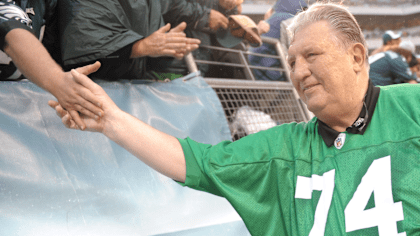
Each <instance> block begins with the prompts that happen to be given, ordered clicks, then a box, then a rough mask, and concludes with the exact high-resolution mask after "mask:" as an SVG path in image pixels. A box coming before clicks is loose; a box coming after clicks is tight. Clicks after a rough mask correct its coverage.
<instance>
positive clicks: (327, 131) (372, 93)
mask: <svg viewBox="0 0 420 236" xmlns="http://www.w3.org/2000/svg"><path fill="white" fill-rule="evenodd" d="M379 92H380V88H379V87H375V86H374V85H373V84H372V82H371V81H370V80H369V86H368V90H367V92H366V95H365V100H364V101H363V108H362V110H361V111H360V114H359V117H358V118H357V119H356V121H355V122H354V123H353V125H351V126H350V127H347V129H346V131H347V132H349V133H352V134H361V135H363V134H364V133H365V130H366V128H367V126H368V125H369V123H370V120H371V119H372V115H373V111H374V110H375V107H376V103H377V102H378V98H379ZM318 134H319V135H321V137H322V139H323V140H324V142H325V144H326V145H327V146H328V147H331V146H332V145H333V144H334V141H335V139H336V138H337V137H338V135H339V134H340V132H338V131H336V130H334V129H332V128H331V127H329V126H328V125H327V124H325V123H324V122H322V121H320V120H319V119H318Z"/></svg>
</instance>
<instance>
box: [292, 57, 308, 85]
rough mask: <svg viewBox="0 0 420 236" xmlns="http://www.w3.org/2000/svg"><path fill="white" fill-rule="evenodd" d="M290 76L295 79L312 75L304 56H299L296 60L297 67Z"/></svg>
mask: <svg viewBox="0 0 420 236" xmlns="http://www.w3.org/2000/svg"><path fill="white" fill-rule="evenodd" d="M290 74H291V75H290V77H291V78H292V79H294V80H297V81H300V80H304V79H305V78H306V77H308V76H310V75H311V71H310V70H309V66H308V63H307V61H306V60H305V59H304V58H298V59H296V61H295V68H294V70H293V71H292V72H291V73H290Z"/></svg>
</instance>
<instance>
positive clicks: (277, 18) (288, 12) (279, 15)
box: [248, 0, 307, 81]
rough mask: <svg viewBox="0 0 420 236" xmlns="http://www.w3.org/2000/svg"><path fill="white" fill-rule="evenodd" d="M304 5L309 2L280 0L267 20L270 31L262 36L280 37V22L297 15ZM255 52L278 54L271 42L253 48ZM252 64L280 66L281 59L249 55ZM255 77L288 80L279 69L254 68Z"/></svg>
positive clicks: (258, 78)
mask: <svg viewBox="0 0 420 236" xmlns="http://www.w3.org/2000/svg"><path fill="white" fill-rule="evenodd" d="M303 7H307V4H306V3H305V1H303V0H278V1H277V2H276V3H275V4H274V6H273V10H274V12H275V13H274V14H273V15H272V16H271V17H270V18H269V19H268V20H267V22H268V24H270V31H268V32H267V33H266V34H263V35H262V36H265V37H271V38H276V39H280V23H281V22H282V21H283V20H287V19H289V18H290V17H293V16H294V15H296V13H297V12H298V11H300V10H301V9H302V8H303ZM251 51H252V52H255V53H261V54H269V55H276V54H277V52H276V49H275V48H274V46H272V45H270V44H266V43H264V44H263V45H262V46H261V47H259V48H255V49H252V50H251ZM248 59H249V62H250V64H251V65H255V66H265V67H276V68H280V66H281V63H280V60H277V59H274V58H262V57H259V56H253V55H250V56H249V57H248ZM253 71H254V75H255V79H257V80H281V81H284V80H286V77H285V76H283V74H282V73H281V72H279V71H272V70H257V69H254V70H253Z"/></svg>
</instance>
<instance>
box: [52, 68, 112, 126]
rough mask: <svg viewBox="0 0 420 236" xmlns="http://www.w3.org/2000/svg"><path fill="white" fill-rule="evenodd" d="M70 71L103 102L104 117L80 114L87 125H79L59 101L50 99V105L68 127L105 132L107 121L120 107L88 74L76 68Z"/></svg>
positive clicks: (80, 117)
mask: <svg viewBox="0 0 420 236" xmlns="http://www.w3.org/2000/svg"><path fill="white" fill-rule="evenodd" d="M70 73H71V75H72V76H73V78H74V80H75V82H76V83H78V84H80V85H81V86H83V87H85V88H86V89H88V90H89V91H91V93H92V96H93V97H95V99H96V100H97V101H98V103H100V104H102V109H103V114H102V117H95V118H92V117H91V116H88V115H85V114H80V116H78V117H79V119H80V121H81V122H83V123H84V124H85V125H86V126H85V127H81V126H80V125H78V123H77V122H76V120H75V119H74V117H73V116H72V115H71V114H70V112H68V111H67V110H65V109H64V108H63V106H61V105H60V104H59V103H58V102H56V101H49V102H48V105H50V106H51V107H52V108H54V109H55V110H56V112H57V115H58V116H59V117H60V118H61V119H62V122H63V124H64V125H65V126H66V127H67V128H70V129H80V130H85V129H86V130H89V131H94V132H103V130H104V128H105V124H106V122H107V121H109V119H110V117H112V114H114V112H115V111H118V110H119V108H118V107H117V106H116V105H115V103H114V102H113V101H112V100H111V98H110V97H109V96H108V95H107V94H106V93H105V91H104V90H103V89H102V87H101V86H99V85H97V84H96V83H94V82H93V81H92V80H90V79H89V78H88V77H87V76H86V75H84V74H81V73H79V72H77V71H76V70H71V72H70Z"/></svg>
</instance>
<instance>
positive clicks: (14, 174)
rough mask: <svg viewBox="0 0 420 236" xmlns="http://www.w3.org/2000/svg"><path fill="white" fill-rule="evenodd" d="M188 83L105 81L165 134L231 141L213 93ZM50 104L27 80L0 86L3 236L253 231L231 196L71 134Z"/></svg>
mask: <svg viewBox="0 0 420 236" xmlns="http://www.w3.org/2000/svg"><path fill="white" fill-rule="evenodd" d="M189 77H190V78H189V80H186V78H181V79H177V80H174V81H172V82H169V83H151V82H139V83H136V82H128V81H125V82H124V81H123V82H99V84H100V85H101V86H102V87H103V88H104V89H105V91H106V92H107V93H108V94H109V96H110V97H111V98H112V99H113V100H114V101H115V103H116V104H117V105H118V106H119V107H120V108H121V109H123V110H124V111H126V112H128V113H130V114H132V115H134V116H135V117H137V118H139V119H140V120H142V121H144V122H146V123H148V124H150V125H152V126H153V127H155V128H157V129H159V130H161V131H164V132H166V133H169V134H171V135H174V136H176V137H181V138H184V137H187V136H189V137H191V138H193V139H195V140H197V141H200V142H205V143H212V144H215V143H217V142H220V141H222V140H226V139H230V131H229V127H228V124H227V122H226V119H225V116H224V113H223V110H222V107H221V105H220V102H219V100H218V98H217V96H216V94H215V93H214V92H213V90H212V89H211V87H209V86H208V85H207V84H206V83H205V82H204V80H203V79H202V78H201V77H200V76H197V75H194V74H192V75H190V76H189ZM53 98H54V97H53V96H52V95H50V94H48V93H47V92H45V91H43V90H42V89H40V88H38V87H37V86H35V85H34V84H32V83H30V82H27V81H26V82H25V81H21V82H1V83H0V235H24V236H27V235H42V236H48V235H54V236H57V235H69V236H73V235H77V236H81V235H100V236H106V235H112V236H114V235H160V234H163V235H168V236H169V235H177V236H178V235H212V234H213V233H214V232H217V234H219V235H220V234H221V235H241V236H242V235H244V234H245V235H246V234H249V233H248V231H247V230H246V228H245V226H244V224H243V222H242V221H241V219H240V217H239V216H238V214H237V213H236V212H235V211H234V210H233V208H232V207H231V206H230V204H229V203H228V202H227V201H226V200H225V199H223V198H220V197H216V196H213V195H210V194H207V193H204V192H199V191H195V190H192V189H189V188H184V187H181V186H180V185H178V184H177V183H175V182H174V181H173V180H171V179H169V178H167V177H165V176H163V175H161V174H159V173H157V172H156V171H154V170H152V169H151V168H149V167H148V166H146V165H145V164H143V163H142V162H141V161H139V160H138V159H137V158H135V157H134V156H132V155H131V154H130V153H128V152H127V151H126V150H124V149H123V148H121V147H119V146H118V145H117V144H115V143H114V142H112V141H110V140H109V139H107V138H106V137H105V136H103V135H102V134H98V133H90V132H81V131H76V130H68V129H66V128H65V127H64V126H63V125H62V124H61V120H60V119H59V118H58V117H57V116H56V114H55V111H54V110H53V109H51V108H50V107H49V106H48V105H47V102H48V100H51V99H53ZM162 145H165V144H164V143H162ZM220 232H223V233H220Z"/></svg>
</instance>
